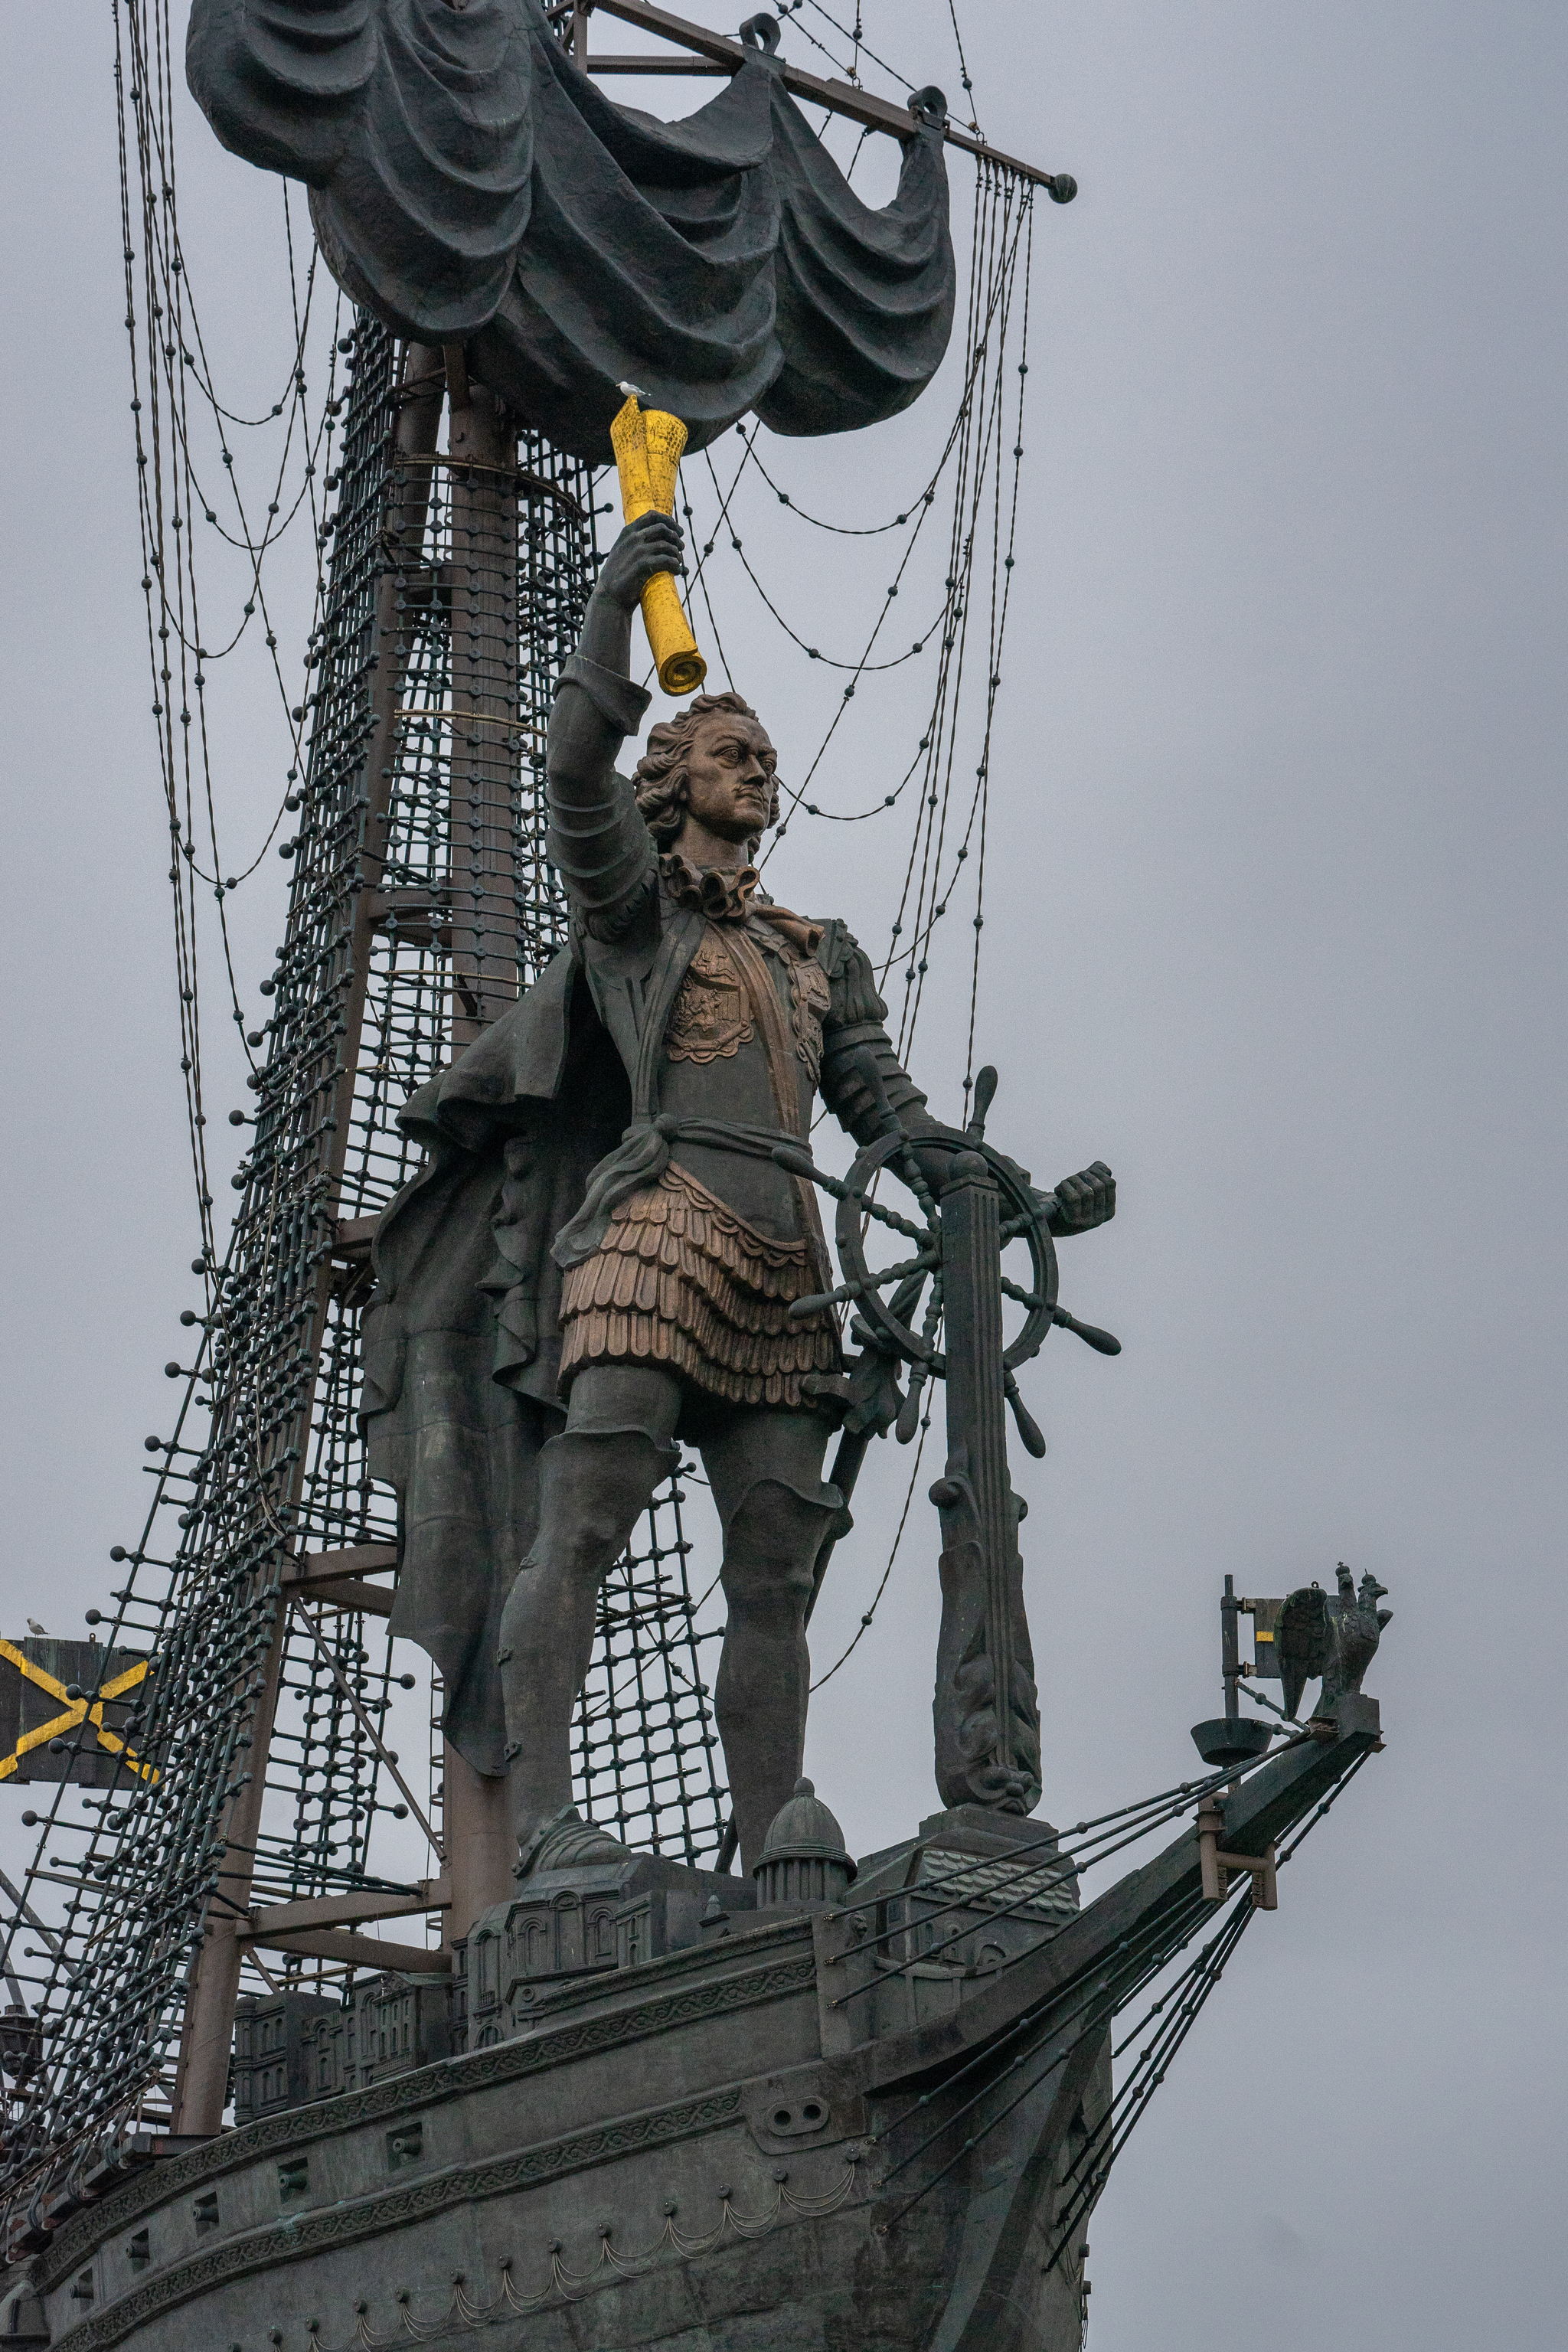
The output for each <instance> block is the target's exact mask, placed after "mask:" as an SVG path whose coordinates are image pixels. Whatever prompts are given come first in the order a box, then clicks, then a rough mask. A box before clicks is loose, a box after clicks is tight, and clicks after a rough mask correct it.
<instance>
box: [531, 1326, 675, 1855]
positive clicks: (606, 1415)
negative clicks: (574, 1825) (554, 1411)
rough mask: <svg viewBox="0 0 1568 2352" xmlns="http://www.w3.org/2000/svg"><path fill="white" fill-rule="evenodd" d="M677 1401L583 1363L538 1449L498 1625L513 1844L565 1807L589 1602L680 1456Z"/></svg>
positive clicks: (635, 1376) (647, 1374) (659, 1378)
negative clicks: (533, 1516)
mask: <svg viewBox="0 0 1568 2352" xmlns="http://www.w3.org/2000/svg"><path fill="white" fill-rule="evenodd" d="M680 1394H681V1391H680V1383H679V1381H678V1380H677V1379H676V1378H675V1377H674V1375H673V1374H671V1373H668V1372H659V1371H650V1370H641V1369H639V1368H637V1367H634V1366H631V1365H617V1364H596V1365H591V1366H589V1367H588V1368H587V1369H586V1370H583V1371H581V1372H579V1373H578V1375H577V1377H576V1379H575V1380H574V1381H573V1383H572V1393H571V1398H570V1401H569V1403H568V1407H567V1413H566V1426H565V1429H564V1430H563V1432H562V1433H561V1435H560V1436H559V1437H552V1438H551V1439H550V1440H549V1441H548V1443H547V1444H545V1445H544V1446H543V1447H542V1449H541V1452H540V1457H539V1531H538V1533H537V1534H536V1536H535V1537H534V1539H533V1543H532V1545H531V1548H530V1550H529V1553H528V1557H527V1558H526V1559H524V1561H523V1562H522V1565H521V1568H520V1569H519V1570H518V1573H517V1580H516V1582H515V1583H514V1584H513V1586H512V1588H511V1591H510V1593H509V1594H508V1596H507V1602H506V1606H505V1608H504V1609H503V1610H502V1612H501V1621H500V1671H501V1691H502V1695H503V1696H504V1699H505V1702H506V1728H507V1754H508V1758H509V1759H510V1776H509V1777H510V1789H511V1804H512V1820H513V1824H514V1826H515V1828H516V1831H517V1835H518V1838H519V1841H520V1843H521V1842H522V1841H525V1840H526V1839H528V1838H529V1837H531V1835H532V1833H533V1832H534V1831H535V1830H536V1829H537V1828H538V1827H539V1825H540V1823H541V1822H544V1821H547V1820H548V1819H549V1818H550V1817H551V1815H552V1814H554V1813H557V1812H559V1811H560V1810H561V1808H562V1807H563V1805H569V1804H570V1803H571V1801H572V1715H573V1710H574V1707H575V1706H576V1703H577V1695H578V1693H579V1692H580V1691H581V1689H582V1687H583V1682H584V1676H585V1675H586V1674H587V1671H588V1662H589V1658H590V1656H591V1654H592V1652H593V1646H594V1604H595V1600H596V1598H597V1596H598V1591H599V1587H600V1585H601V1583H602V1582H603V1581H604V1579H605V1574H606V1572H607V1571H608V1570H610V1569H611V1568H612V1567H613V1566H614V1564H615V1562H616V1560H617V1559H619V1558H620V1556H621V1554H622V1552H623V1551H624V1550H625V1549H626V1541H627V1538H628V1537H629V1536H630V1534H631V1531H632V1529H633V1528H634V1527H635V1526H636V1524H637V1515H638V1513H639V1512H640V1511H642V1510H644V1509H645V1508H646V1507H647V1501H648V1498H649V1496H651V1495H652V1493H653V1490H654V1488H655V1487H656V1486H658V1482H659V1480H660V1479H661V1478H667V1477H668V1475H669V1474H670V1472H671V1471H672V1470H673V1469H674V1468H675V1465H676V1463H677V1461H678V1460H679V1448H678V1447H677V1446H676V1444H674V1442H673V1441H674V1436H675V1424H676V1422H677V1420H678V1419H679V1412H680Z"/></svg>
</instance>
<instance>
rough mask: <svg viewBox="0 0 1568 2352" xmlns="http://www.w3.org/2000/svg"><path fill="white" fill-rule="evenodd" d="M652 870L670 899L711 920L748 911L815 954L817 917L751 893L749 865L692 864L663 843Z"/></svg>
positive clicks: (739, 919) (737, 918)
mask: <svg viewBox="0 0 1568 2352" xmlns="http://www.w3.org/2000/svg"><path fill="white" fill-rule="evenodd" d="M658 870H659V875H660V877H661V879H662V881H663V883H664V887H665V888H666V889H667V890H668V893H669V895H670V897H671V898H673V899H674V900H675V903H676V905H677V906H678V907H691V908H695V909H696V911H697V913H698V914H700V915H706V916H707V918H708V919H709V921H710V922H711V923H743V922H744V921H745V920H746V919H747V917H748V916H750V917H752V918H753V919H755V920H756V921H757V922H759V923H765V924H766V925H767V926H768V928H769V929H770V930H772V931H773V932H775V933H777V934H779V935H780V936H782V937H783V938H784V939H786V940H788V941H789V942H790V945H791V946H792V947H793V948H795V949H796V950H798V952H799V953H800V954H801V955H815V954H816V950H817V949H818V948H819V947H820V945H821V944H822V935H823V928H824V927H823V925H822V924H821V923H814V922H812V921H811V920H810V919H809V918H808V917H806V916H805V915H796V914H794V913H792V912H791V910H790V908H788V907H779V906H775V905H774V903H773V900H772V899H771V898H757V897H756V896H755V895H754V894H755V892H756V887H757V881H758V876H757V869H756V867H755V866H736V867H726V866H693V865H692V863H691V860H690V859H689V857H682V856H681V855H680V852H679V850H678V849H667V850H666V851H665V853H664V856H662V857H661V858H660V859H659V861H658Z"/></svg>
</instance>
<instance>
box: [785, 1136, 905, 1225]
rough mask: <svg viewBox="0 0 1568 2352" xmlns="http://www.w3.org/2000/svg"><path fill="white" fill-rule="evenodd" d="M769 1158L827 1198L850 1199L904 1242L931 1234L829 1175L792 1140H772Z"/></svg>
mask: <svg viewBox="0 0 1568 2352" xmlns="http://www.w3.org/2000/svg"><path fill="white" fill-rule="evenodd" d="M769 1158H770V1159H771V1160H773V1163H774V1165H775V1166H776V1167H779V1168H783V1169H785V1170H787V1171H788V1172H789V1174H790V1175H792V1176H804V1177H805V1180H806V1181H807V1182H808V1183H811V1184H820V1185H821V1187H822V1190H823V1191H824V1192H826V1194H827V1195H828V1197H829V1198H830V1199H831V1200H835V1201H853V1202H854V1203H855V1205H856V1207H857V1208H858V1209H863V1210H864V1211H865V1213H866V1214H867V1215H868V1217H875V1218H876V1219H877V1221H878V1223H879V1224H884V1225H890V1226H891V1228H892V1230H893V1232H894V1233H896V1234H902V1235H903V1237H904V1239H905V1240H906V1241H908V1242H922V1243H929V1242H930V1240H931V1234H930V1233H929V1231H928V1230H927V1228H926V1227H925V1226H923V1225H916V1224H911V1223H910V1220H909V1218H908V1217H900V1215H899V1213H898V1211H897V1210H896V1209H885V1208H884V1207H883V1206H882V1204H881V1202H880V1201H872V1200H868V1198H867V1196H866V1194H865V1193H864V1192H855V1191H854V1190H853V1189H852V1187H851V1186H849V1185H847V1184H846V1183H843V1182H841V1181H840V1180H839V1178H837V1176H829V1175H828V1173H827V1171H826V1169H823V1168H819V1167H818V1166H817V1164H816V1160H813V1158H812V1156H811V1154H810V1152H809V1151H802V1150H799V1149H798V1148H797V1147H796V1146H795V1144H793V1143H775V1144H774V1146H773V1150H772V1151H771V1153H770V1154H769Z"/></svg>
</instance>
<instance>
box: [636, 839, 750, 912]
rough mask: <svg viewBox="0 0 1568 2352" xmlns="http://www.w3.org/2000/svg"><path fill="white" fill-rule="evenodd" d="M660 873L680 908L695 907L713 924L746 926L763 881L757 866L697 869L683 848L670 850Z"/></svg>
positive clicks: (662, 861) (660, 860)
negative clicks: (758, 887) (756, 894)
mask: <svg viewBox="0 0 1568 2352" xmlns="http://www.w3.org/2000/svg"><path fill="white" fill-rule="evenodd" d="M658 871H659V876H660V878H661V880H662V881H663V883H664V887H665V888H666V889H667V890H668V893H669V895H670V897H671V898H673V899H674V900H675V903H676V905H677V906H678V907H692V908H695V909H696V910H697V912H698V913H699V914H700V915H706V916H707V918H708V919H709V921H710V922H711V923H743V922H744V921H745V919H746V917H747V916H748V915H749V914H751V913H752V911H753V909H752V905H751V898H752V891H753V890H754V889H755V888H756V887H757V883H758V879H759V877H758V874H757V869H756V867H755V866H693V864H692V863H691V860H690V859H689V857H682V856H681V855H680V852H679V849H667V850H666V851H665V853H664V856H662V857H661V858H660V859H659V861H658ZM756 911H758V912H760V911H761V910H760V909H757V910H756Z"/></svg>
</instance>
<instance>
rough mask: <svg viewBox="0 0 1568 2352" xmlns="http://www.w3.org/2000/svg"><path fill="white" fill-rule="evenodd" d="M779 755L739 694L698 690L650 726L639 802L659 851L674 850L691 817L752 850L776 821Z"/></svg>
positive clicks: (639, 774) (641, 764)
mask: <svg viewBox="0 0 1568 2352" xmlns="http://www.w3.org/2000/svg"><path fill="white" fill-rule="evenodd" d="M777 765H778V755H777V754H776V752H775V751H774V750H773V745H772V743H771V742H770V741H769V740H768V732H767V730H766V728H765V727H764V726H763V722H762V720H761V719H759V718H758V717H757V714H756V712H755V711H754V710H753V709H752V706H751V704H750V703H749V702H745V701H742V698H741V697H740V696H739V695H738V694H700V695H699V696H698V698H697V699H696V701H695V702H693V703H692V704H691V705H690V707H689V709H685V710H683V711H681V712H680V713H679V716H678V717H677V718H674V719H661V720H660V722H659V724H658V726H657V727H654V728H650V730H648V739H647V751H645V752H644V754H643V756H642V758H641V759H640V760H639V761H637V806H638V808H639V809H640V810H641V811H642V814H643V821H644V823H645V824H647V829H648V831H649V832H650V833H651V834H652V835H653V837H654V839H655V841H656V842H657V843H658V846H659V847H660V849H673V848H674V847H675V846H676V845H677V843H678V842H679V839H680V836H681V834H682V832H683V831H684V830H685V826H686V821H687V817H688V815H690V816H692V817H694V818H695V819H696V821H697V823H698V824H700V825H701V826H703V827H704V828H705V829H706V830H707V831H708V832H709V833H710V834H714V835H717V836H718V838H719V839H720V840H721V841H738V842H745V843H747V844H749V845H750V849H751V852H752V854H753V855H754V854H755V851H756V848H757V845H758V844H759V843H760V842H761V840H762V837H763V834H764V833H765V832H766V831H767V829H768V827H769V826H770V825H773V824H777V823H778V821H779V788H778V779H777V775H776V773H775V771H776V768H777Z"/></svg>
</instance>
